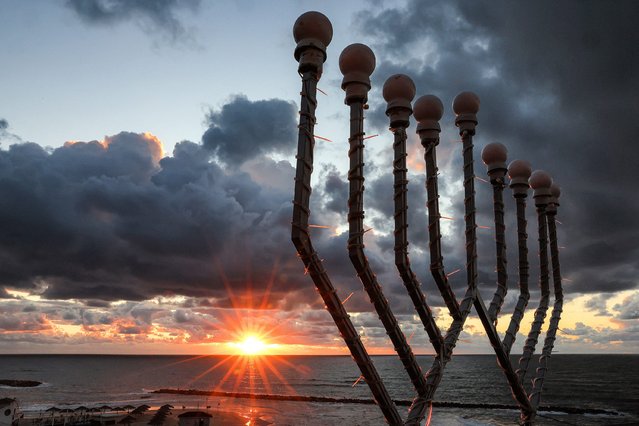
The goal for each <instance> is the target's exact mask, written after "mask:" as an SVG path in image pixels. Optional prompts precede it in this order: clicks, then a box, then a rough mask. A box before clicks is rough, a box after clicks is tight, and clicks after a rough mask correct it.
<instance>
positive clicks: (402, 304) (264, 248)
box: [0, 0, 639, 354]
mask: <svg viewBox="0 0 639 426" xmlns="http://www.w3.org/2000/svg"><path fill="white" fill-rule="evenodd" d="M318 7H319V5H318V3H316V2H311V1H302V0H299V1H284V0H278V1H273V2H260V1H252V0H239V1H236V2H208V1H198V0H162V1H151V0H135V1H125V0H84V1H82V0H55V1H44V0H34V1H30V2H23V1H19V0H7V1H5V2H4V3H3V7H2V9H3V11H2V13H1V14H0V39H1V40H3V50H2V53H1V55H2V61H0V353H126V354H141V353H162V354H207V353H211V354H215V353H236V352H237V351H238V342H241V341H242V340H244V339H245V338H246V337H247V336H249V335H251V334H253V335H256V336H257V337H258V338H260V339H261V340H262V341H263V343H264V345H265V346H264V347H263V351H264V352H266V353H272V354H290V353H293V354H347V353H348V352H347V350H346V348H345V345H344V344H343V342H342V341H341V339H340V337H339V334H338V332H337V329H336V327H335V325H334V324H333V322H332V320H331V318H330V316H329V314H328V313H327V312H326V311H325V309H324V307H323V303H322V301H321V299H320V297H319V295H318V294H317V292H316V291H315V288H314V285H313V283H312V281H311V280H310V278H309V277H308V276H306V275H305V274H304V268H303V265H302V263H301V261H300V260H299V259H298V258H297V257H296V254H295V249H294V247H293V245H292V243H291V242H290V220H291V211H292V209H291V199H292V197H293V175H294V164H295V163H294V155H295V149H296V138H297V111H298V108H299V92H300V87H301V85H300V79H299V76H298V74H297V64H296V63H295V60H294V58H293V50H294V48H295V43H294V40H293V37H292V26H293V23H294V22H295V19H296V18H297V17H298V16H299V15H300V14H301V13H303V12H306V11H308V10H319V11H320V12H322V13H324V14H325V15H326V16H328V17H329V19H330V20H331V22H332V24H333V28H334V37H333V40H332V42H331V44H330V46H329V47H328V59H327V61H326V63H325V68H324V74H323V76H322V79H321V81H320V83H319V87H320V89H322V91H323V92H325V95H324V94H320V95H318V96H319V106H318V110H317V116H318V124H317V127H316V129H315V130H316V134H317V135H319V136H322V137H324V138H327V139H329V140H330V142H329V141H324V140H318V141H317V144H316V163H315V169H314V170H315V171H314V175H313V182H312V183H313V188H314V190H313V197H312V206H311V207H312V211H313V214H312V222H313V223H314V224H318V225H322V226H326V227H327V228H314V229H313V230H312V233H313V238H314V244H315V246H316V248H317V250H318V252H319V254H320V256H321V257H322V258H323V260H324V263H325V266H326V268H327V270H328V271H329V274H330V276H331V277H332V279H333V283H334V284H335V286H336V288H337V290H338V295H339V296H340V297H341V298H342V299H343V300H345V299H347V298H348V300H347V301H346V302H344V303H345V307H346V308H347V310H348V311H349V313H350V314H351V319H352V320H353V322H354V323H355V326H356V328H357V330H358V331H359V332H360V334H361V336H362V339H363V341H364V342H365V344H366V345H367V347H369V348H371V352H373V353H380V354H382V353H391V352H392V346H391V344H390V341H389V340H388V338H387V337H386V335H385V332H384V330H383V328H382V326H381V323H380V322H379V320H378V319H377V315H376V314H375V313H374V312H372V308H371V305H370V303H369V300H368V297H367V296H366V294H365V293H364V291H363V290H362V287H361V283H359V282H358V280H357V278H356V276H355V273H354V270H353V269H352V266H351V265H350V262H349V260H348V256H347V251H346V232H347V222H346V209H347V203H346V199H347V195H348V194H347V191H348V190H347V188H348V183H347V169H348V157H347V150H348V144H347V139H348V109H347V107H346V106H345V105H344V103H343V91H342V90H341V88H340V82H341V74H340V72H339V68H338V61H337V59H338V57H339V53H340V52H341V51H342V49H343V48H344V47H346V46H347V45H349V44H351V43H355V42H358V43H365V44H367V45H369V46H370V47H371V48H372V49H373V51H374V53H375V55H376V69H375V72H374V73H373V75H372V77H371V79H372V86H373V87H372V90H371V92H370V96H369V106H370V108H369V109H368V110H367V112H366V128H365V130H366V133H367V134H368V135H379V136H377V137H374V138H371V139H370V140H367V150H366V169H365V172H366V176H367V180H366V192H365V196H364V197H365V201H364V203H365V209H366V226H367V228H372V230H371V231H370V232H367V233H366V251H367V255H368V257H369V260H370V262H371V265H372V267H373V269H374V271H375V273H376V274H377V275H378V277H379V281H380V283H381V284H382V287H383V289H384V292H385V294H386V296H387V298H388V299H389V302H390V304H391V306H392V307H393V310H394V312H395V314H396V316H397V318H398V319H399V321H400V323H401V326H402V329H403V330H404V333H405V334H406V335H407V336H410V341H411V345H412V346H413V348H414V350H415V352H418V353H424V354H429V353H433V350H432V348H431V347H430V346H429V343H428V338H427V336H426V333H425V332H424V330H423V327H422V326H421V324H420V322H419V320H418V317H417V316H416V314H415V312H414V309H413V307H412V305H411V302H410V299H409V297H408V295H407V294H406V292H405V290H404V287H403V285H402V283H401V280H400V278H399V276H398V275H397V272H396V270H395V266H394V252H393V234H392V231H393V229H392V226H393V223H392V165H391V160H392V149H391V146H392V134H391V133H390V132H389V131H388V119H387V117H386V116H385V114H384V111H385V108H386V104H385V102H384V100H383V98H382V96H381V87H382V85H383V83H384V81H385V80H386V78H387V77H389V76H390V75H392V74H395V73H404V74H406V75H409V76H410V77H411V78H412V79H413V80H414V82H415V85H416V88H417V95H418V96H421V95H424V94H435V95H437V96H439V97H440V98H441V99H442V101H443V103H444V105H445V114H444V117H443V118H442V121H441V124H442V135H441V144H440V145H439V147H438V160H439V163H440V164H439V165H440V183H441V187H440V194H441V200H440V203H441V210H442V214H443V215H445V216H449V217H452V218H453V220H452V221H449V222H446V223H444V224H443V231H444V241H443V246H444V261H445V267H446V269H447V270H448V271H453V270H456V269H458V268H463V265H464V259H465V253H464V243H463V238H464V234H463V227H464V224H463V187H462V169H461V146H460V144H459V143H458V139H459V137H458V133H457V132H456V129H455V127H454V116H453V114H452V111H451V108H450V105H451V103H452V99H453V98H454V96H455V95H456V94H457V93H459V92H461V91H464V90H471V91H474V92H475V93H477V94H478V96H479V97H480V99H481V109H480V111H479V113H478V120H479V125H478V128H477V135H476V138H475V146H476V147H477V149H476V153H475V158H476V162H475V167H476V174H477V175H478V176H480V177H482V176H483V177H485V174H484V173H485V168H484V167H483V165H482V164H481V160H480V158H479V151H480V149H481V148H482V147H483V146H485V145H486V144H488V143H492V142H500V143H503V144H504V145H506V146H507V147H508V150H509V161H510V160H514V159H524V160H527V161H530V162H531V164H532V165H533V168H535V169H543V170H546V171H548V172H549V173H550V174H551V175H552V176H553V178H554V179H555V182H556V183H558V184H559V185H560V186H561V188H562V197H561V207H560V208H559V214H558V220H559V221H560V222H561V224H560V225H559V239H560V243H559V244H560V246H561V252H560V255H561V262H562V272H563V275H564V277H565V281H564V283H563V284H564V292H565V295H566V303H565V306H564V314H563V319H562V322H561V324H560V329H561V330H560V333H559V335H558V339H557V342H556V344H555V348H556V351H557V352H559V353H639V279H638V278H637V277H638V272H639V261H637V259H639V248H638V247H637V244H636V241H637V240H638V239H639V222H638V220H637V218H638V214H639V198H638V197H635V196H634V195H633V194H634V192H635V191H636V188H635V185H636V184H637V183H638V182H639V167H637V164H638V163H637V159H638V158H639V146H638V145H637V144H636V143H634V142H633V140H634V139H635V138H636V134H637V133H638V131H639V121H637V117H638V116H639V102H638V101H637V96H636V94H637V93H639V78H637V77H638V76H639V55H636V54H634V53H633V49H634V47H633V46H637V45H639V31H637V29H636V22H637V19H639V4H637V3H636V2H633V1H617V2H614V3H610V2H600V1H579V2H577V1H568V0H567V1H562V2H551V1H538V2H513V1H487V0H486V1H472V2H471V1H462V0H453V1H445V2H444V1H441V2H440V1H430V2H425V1H419V0H407V1H403V2H390V1H382V0H369V1H363V0H362V1H353V2H337V1H326V2H322V3H321V7H319V8H318ZM414 129H415V123H414V121H413V122H412V123H411V127H410V128H409V129H408V133H409V148H408V151H409V155H410V157H409V168H410V171H409V177H410V184H409V200H410V201H409V207H410V209H411V211H410V219H409V220H410V228H409V241H410V255H411V264H412V266H413V269H414V271H415V272H416V273H417V275H418V277H419V279H420V281H421V283H422V286H423V290H424V293H425V294H426V296H427V299H428V301H429V303H430V304H431V306H432V307H433V311H434V313H435V314H436V316H437V322H438V324H439V325H440V327H442V328H445V327H446V326H447V325H448V324H449V323H450V318H449V317H448V315H447V314H446V312H445V309H442V308H443V302H442V300H441V297H440V296H439V294H438V292H437V290H436V286H435V285H434V282H433V280H432V278H431V277H430V274H429V272H428V265H429V261H430V260H429V258H428V234H427V230H426V223H427V222H426V220H427V214H426V208H425V198H426V196H425V190H424V187H423V185H424V179H425V173H424V171H425V169H424V165H423V158H422V148H421V145H420V144H419V141H418V138H417V135H415V132H414ZM476 186H477V205H478V224H479V225H483V226H489V225H490V224H491V223H492V220H493V219H492V200H491V192H492V191H491V188H490V185H488V184H485V183H482V182H481V181H480V180H478V181H477V184H476ZM530 204H532V203H530ZM506 213H507V232H508V248H509V251H508V260H509V263H508V265H509V290H510V291H509V293H508V296H507V297H506V303H505V306H504V308H503V309H502V315H501V316H500V318H499V322H498V330H499V331H501V332H502V333H503V332H504V330H505V328H506V326H507V324H508V320H509V317H510V314H511V312H512V310H513V308H514V304H515V301H516V298H517V291H516V282H517V273H516V264H517V259H516V253H515V251H514V250H513V248H515V247H516V240H515V233H514V232H513V231H512V230H513V229H514V228H513V227H514V220H513V216H514V201H513V199H512V197H510V195H509V192H508V190H507V192H506ZM535 220H536V219H535V214H534V209H533V208H532V206H531V205H529V209H528V221H529V237H530V238H529V248H530V253H531V256H530V261H531V267H532V275H531V288H533V292H532V299H531V301H530V304H529V309H528V313H527V315H526V317H525V318H524V323H523V325H522V328H521V331H522V332H524V333H527V332H528V330H529V328H530V322H531V321H532V311H533V308H534V307H535V306H536V304H537V301H538V297H539V292H538V291H537V289H536V282H537V279H538V275H539V274H538V272H537V270H538V262H537V257H536V255H535V254H536V253H537V248H536V244H537V241H536V227H535ZM478 235H479V286H480V288H481V291H482V294H483V295H484V300H490V298H491V295H492V292H493V291H494V289H495V280H496V276H495V274H494V267H495V266H494V263H495V259H494V242H493V241H494V237H493V235H492V229H485V228H480V229H479V231H478ZM451 284H452V285H453V289H454V291H455V292H456V294H457V296H458V297H461V296H462V295H463V291H464V288H465V274H464V272H463V271H461V272H460V273H457V274H455V275H453V276H452V277H451ZM349 296H350V297H349ZM524 340H525V337H524V336H522V335H521V334H520V335H519V337H518V342H517V344H516V345H515V348H514V352H515V353H516V352H517V351H520V350H521V346H522V344H523V341H524ZM491 352H492V350H491V348H490V345H489V343H488V339H487V338H486V335H485V333H484V332H483V329H482V327H481V323H480V321H479V320H478V318H477V316H476V315H475V314H474V313H473V314H471V317H470V319H469V321H468V322H467V325H466V328H465V330H464V332H463V333H462V336H461V340H460V343H459V345H458V346H457V349H456V353H491Z"/></svg>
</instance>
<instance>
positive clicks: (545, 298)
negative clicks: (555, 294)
mask: <svg viewBox="0 0 639 426" xmlns="http://www.w3.org/2000/svg"><path fill="white" fill-rule="evenodd" d="M531 179H532V177H531ZM537 220H538V225H539V226H538V228H539V271H540V272H539V287H540V289H541V295H540V298H539V306H538V307H537V309H536V310H535V317H534V320H533V323H532V326H531V329H530V332H529V333H528V338H527V339H526V342H525V343H524V351H523V354H522V356H521V358H520V359H519V368H518V370H517V374H518V375H519V379H520V380H521V381H522V382H523V380H524V378H525V377H526V372H527V371H528V366H529V364H530V359H531V358H532V355H533V353H534V352H535V347H536V346H537V340H538V339H539V334H540V333H541V328H542V326H543V324H544V319H545V318H546V311H547V310H548V303H549V298H550V290H549V286H548V236H547V235H548V232H547V224H546V214H545V204H538V205H537Z"/></svg>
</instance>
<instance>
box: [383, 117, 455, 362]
mask: <svg viewBox="0 0 639 426" xmlns="http://www.w3.org/2000/svg"><path fill="white" fill-rule="evenodd" d="M393 134H394V142H393V152H394V153H395V158H394V161H393V175H394V180H395V182H394V189H395V191H394V192H395V194H394V200H395V266H396V267H397V270H398V272H399V275H400V277H401V278H402V281H403V282H404V286H405V287H406V290H407V292H408V295H409V296H410V298H411V300H412V302H413V305H414V306H415V310H416V311H417V314H418V315H419V319H420V320H421V322H422V324H423V325H424V329H425V330H426V333H427V334H428V337H429V338H430V342H431V344H432V345H433V348H435V352H437V353H440V352H441V347H442V341H443V337H442V334H441V331H440V330H439V327H437V323H436V322H435V318H434V317H433V313H432V312H431V310H430V307H429V306H428V303H427V302H426V297H424V294H423V293H422V291H421V286H420V283H419V281H418V280H417V276H416V275H415V273H414V272H413V270H412V269H411V266H410V260H409V257H408V201H407V192H408V188H407V186H408V179H407V178H406V172H407V168H406V156H407V155H406V138H407V135H406V129H405V128H403V127H399V128H396V129H393Z"/></svg>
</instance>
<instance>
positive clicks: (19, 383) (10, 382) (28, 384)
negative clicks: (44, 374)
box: [0, 379, 42, 388]
mask: <svg viewBox="0 0 639 426" xmlns="http://www.w3.org/2000/svg"><path fill="white" fill-rule="evenodd" d="M41 384H42V382H38V381H35V380H15V379H0V385H3V386H10V387H12V388H34V387H36V386H40V385H41Z"/></svg>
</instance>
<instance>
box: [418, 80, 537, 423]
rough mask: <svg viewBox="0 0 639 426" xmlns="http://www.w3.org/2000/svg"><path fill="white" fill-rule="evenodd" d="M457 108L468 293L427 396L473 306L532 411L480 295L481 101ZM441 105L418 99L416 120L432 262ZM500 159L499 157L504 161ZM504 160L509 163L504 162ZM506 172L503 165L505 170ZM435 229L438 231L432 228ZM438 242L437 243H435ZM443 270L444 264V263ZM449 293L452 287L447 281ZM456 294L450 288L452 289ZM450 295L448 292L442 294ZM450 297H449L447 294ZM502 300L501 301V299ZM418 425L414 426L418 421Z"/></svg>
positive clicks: (462, 100)
mask: <svg viewBox="0 0 639 426" xmlns="http://www.w3.org/2000/svg"><path fill="white" fill-rule="evenodd" d="M453 109H454V111H455V113H456V115H457V118H456V120H455V124H456V125H457V127H459V131H460V136H461V138H462V143H463V159H464V210H465V215H464V219H465V224H466V232H465V235H466V279H467V289H466V293H465V296H464V298H463V300H462V302H461V304H460V305H459V309H460V316H459V317H458V318H454V319H453V322H452V324H451V326H450V327H449V329H448V331H447V333H446V335H445V337H444V347H443V349H442V351H441V353H440V354H438V355H437V356H436V357H435V360H434V362H433V365H432V367H431V368H430V370H429V371H428V373H427V374H426V378H427V381H428V384H429V395H428V396H429V397H430V398H432V397H433V395H434V393H435V390H436V389H437V386H438V385H439V382H440V381H441V378H442V375H443V370H444V368H445V366H446V364H447V363H448V362H449V361H450V358H451V356H452V352H453V349H454V348H455V346H456V344H457V341H458V339H459V336H460V334H461V331H462V329H463V325H464V323H465V321H466V318H467V317H468V315H469V314H470V310H471V307H472V306H473V305H474V306H475V309H476V310H477V313H478V314H479V317H480V319H481V321H482V324H483V326H484V329H485V330H486V334H487V335H488V338H489V340H490V343H491V345H492V346H493V349H494V350H495V353H496V355H497V360H498V363H499V365H500V366H501V368H502V369H503V370H504V374H505V375H506V378H507V380H508V383H509V385H510V388H511V390H512V393H513V396H514V398H515V400H516V401H517V403H518V404H519V406H520V407H521V410H522V412H524V413H530V412H532V410H533V409H532V406H531V404H530V401H529V400H528V396H527V394H526V391H525V390H524V388H523V385H522V383H521V381H520V380H519V378H518V377H517V374H516V373H515V370H514V368H513V366H512V363H511V362H510V359H509V358H508V352H507V351H506V350H505V348H504V346H503V345H502V342H501V339H500V337H499V334H498V333H497V331H496V329H495V325H494V318H492V317H491V316H490V314H489V312H488V310H487V309H486V307H485V306H484V302H483V300H482V298H481V295H480V294H479V292H478V291H477V235H476V228H477V225H476V220H475V213H476V212H475V187H474V180H475V174H474V167H473V152H472V151H473V142H472V137H473V135H474V134H475V127H476V125H477V115H476V114H477V111H478V110H479V98H478V97H477V96H476V95H475V94H473V93H470V92H464V93H462V94H460V95H459V96H457V97H456V98H455V101H454V103H453ZM442 112H443V107H442V103H441V101H440V100H439V99H438V98H436V97H435V96H432V95H427V96H424V97H422V98H420V99H419V100H418V101H417V102H416V103H415V118H416V119H417V120H419V123H420V124H419V126H418V132H419V134H420V137H421V139H422V144H423V145H424V147H425V148H426V155H425V161H426V174H427V187H428V189H429V191H428V206H429V225H431V226H430V229H431V234H430V235H431V264H436V263H439V262H441V243H440V242H439V240H440V239H441V234H440V232H439V219H440V216H439V207H438V203H439V202H438V193H437V179H436V177H437V176H436V174H437V163H436V160H435V147H436V146H437V143H438V140H439V131H440V130H439V129H440V128H439V123H438V121H439V119H440V118H441V116H442ZM500 158H501V157H500V156H497V159H500ZM503 162H505V159H503ZM504 168H505V167H504ZM433 229H435V232H432V230H433ZM433 239H435V241H434V240H433ZM441 268H442V269H443V265H441ZM446 286H447V287H448V289H450V286H449V285H448V283H446ZM450 291H451V293H452V290H450ZM442 294H446V292H445V291H444V292H442ZM445 299H446V296H445ZM502 300H503V297H502ZM415 424H416V423H415Z"/></svg>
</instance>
